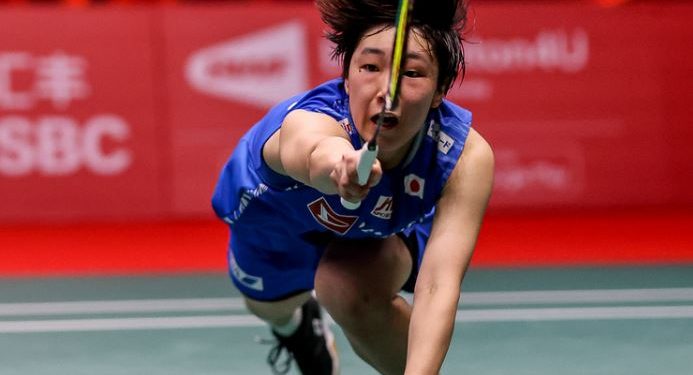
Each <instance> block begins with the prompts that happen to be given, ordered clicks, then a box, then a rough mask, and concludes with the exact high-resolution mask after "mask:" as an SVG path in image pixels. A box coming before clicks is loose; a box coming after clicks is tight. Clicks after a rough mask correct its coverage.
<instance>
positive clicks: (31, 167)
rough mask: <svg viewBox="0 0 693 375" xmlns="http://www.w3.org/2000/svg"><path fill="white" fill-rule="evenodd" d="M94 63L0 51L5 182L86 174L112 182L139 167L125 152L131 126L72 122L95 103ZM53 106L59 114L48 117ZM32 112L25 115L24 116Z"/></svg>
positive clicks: (105, 120)
mask: <svg viewBox="0 0 693 375" xmlns="http://www.w3.org/2000/svg"><path fill="white" fill-rule="evenodd" d="M88 68H89V61H88V60H87V59H86V58H85V57H84V56H81V55H75V54H69V53H66V52H63V51H60V50H56V51H53V52H51V53H47V54H34V53H30V52H26V51H6V52H3V51H0V110H3V111H4V110H7V111H12V112H16V113H18V114H15V115H5V116H0V176H2V175H4V176H15V177H21V176H27V175H30V174H32V173H37V174H38V175H41V176H70V175H73V174H75V173H78V172H80V171H82V170H86V171H88V172H91V173H93V174H96V175H102V176H109V175H117V174H120V173H123V172H124V171H125V170H127V169H128V168H129V167H130V165H131V164H132V161H133V153H132V151H131V150H129V149H128V148H126V147H125V146H124V143H125V142H126V141H127V140H128V139H129V138H130V126H129V125H128V123H127V122H126V121H125V120H124V119H123V118H121V117H120V116H117V115H114V114H109V113H106V114H95V115H93V116H92V117H90V118H87V119H86V120H85V121H83V122H82V121H80V120H77V119H76V118H74V117H71V116H69V115H68V114H69V113H70V112H69V110H70V109H71V106H72V105H73V104H81V103H84V102H85V101H86V100H88V99H89V97H90V95H91V94H92V93H93V92H94V87H93V86H92V85H91V83H90V82H89V74H88ZM46 105H50V107H52V109H53V110H54V111H57V112H58V113H59V114H51V113H45V112H44V111H45V109H43V108H46ZM26 111H31V112H32V114H26V113H24V114H23V115H21V114H19V113H21V112H26Z"/></svg>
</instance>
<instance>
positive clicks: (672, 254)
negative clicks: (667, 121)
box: [0, 213, 693, 276]
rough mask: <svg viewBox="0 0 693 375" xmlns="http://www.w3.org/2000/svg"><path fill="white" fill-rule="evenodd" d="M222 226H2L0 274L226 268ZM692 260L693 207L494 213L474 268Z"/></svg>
mask: <svg viewBox="0 0 693 375" xmlns="http://www.w3.org/2000/svg"><path fill="white" fill-rule="evenodd" d="M227 236H228V234H227V231H226V228H225V225H224V224H222V223H220V222H217V221H211V220H202V221H177V222H156V223H130V224H81V225H56V226H45V225H33V226H3V227H0V254H1V256H2V261H0V275H2V276H37V275H45V276H48V275H77V274H79V275H89V274H97V275H103V274H145V273H178V272H223V271H225V270H226V242H227ZM663 263H693V213H641V214H633V213H630V214H618V213H616V214H573V215H567V214H566V215H549V214H533V215H494V214H491V215H489V216H488V217H487V219H486V221H485V224H484V227H483V230H482V233H481V236H480V238H479V242H478V245H477V250H476V254H475V256H474V265H475V266H514V267H517V266H566V265H601V264H604V265H618V264H623V265H626V264H663Z"/></svg>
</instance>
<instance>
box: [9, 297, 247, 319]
mask: <svg viewBox="0 0 693 375" xmlns="http://www.w3.org/2000/svg"><path fill="white" fill-rule="evenodd" d="M242 309H245V305H244V303H243V300H242V299H241V298H187V299H151V300H144V299H143V300H119V301H74V302H35V303H0V316H9V315H58V314H108V313H145V312H173V311H175V312H186V311H187V312H203V311H220V310H242Z"/></svg>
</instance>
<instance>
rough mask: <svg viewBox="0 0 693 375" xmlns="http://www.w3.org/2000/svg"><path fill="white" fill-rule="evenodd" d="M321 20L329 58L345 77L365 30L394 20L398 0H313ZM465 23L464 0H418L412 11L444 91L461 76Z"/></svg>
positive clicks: (412, 20)
mask: <svg viewBox="0 0 693 375" xmlns="http://www.w3.org/2000/svg"><path fill="white" fill-rule="evenodd" d="M315 2H316V5H317V7H318V9H319V11H320V15H321V17H322V20H323V22H325V24H326V25H327V26H328V27H329V28H330V30H328V31H327V32H326V37H327V39H329V40H330V41H331V42H333V43H334V44H335V46H334V49H333V51H332V57H333V58H334V59H338V60H339V61H340V63H341V65H342V76H344V77H347V76H348V72H349V63H350V61H351V56H352V55H353V54H354V51H355V50H356V46H357V45H358V43H359V41H361V39H362V38H363V37H364V34H365V33H366V31H368V30H370V29H371V28H374V27H377V26H382V27H383V28H386V27H387V26H388V25H393V26H394V23H395V17H396V15H397V5H398V1H397V0H381V1H377V0H316V1H315ZM466 22H467V5H466V3H465V1H464V0H419V1H417V2H415V3H414V9H413V11H412V14H411V27H412V31H413V32H415V33H417V34H420V35H421V36H423V37H424V39H426V40H427V41H428V43H430V48H431V52H432V53H433V55H434V56H435V58H436V60H437V61H438V89H439V90H441V91H442V92H443V93H447V91H448V90H449V89H450V87H451V86H452V84H453V82H455V80H456V79H457V76H458V74H460V73H461V74H462V77H464V72H465V62H464V49H463V46H462V41H463V38H462V32H463V31H464V28H465V26H466Z"/></svg>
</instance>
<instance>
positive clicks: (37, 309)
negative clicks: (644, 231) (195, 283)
mask: <svg viewBox="0 0 693 375" xmlns="http://www.w3.org/2000/svg"><path fill="white" fill-rule="evenodd" d="M408 297H409V299H411V296H408ZM461 298H462V301H463V302H462V306H470V305H522V304H557V303H625V302H686V301H693V288H661V289H603V290H555V291H545V290H544V291H513V292H464V293H462V295H461ZM244 309H245V305H244V303H243V300H242V299H241V298H238V297H236V298H188V299H153V300H144V299H142V300H120V301H74V302H36V303H0V316H12V315H15V316H18V315H59V314H108V313H144V312H204V311H229V310H230V311H237V310H244Z"/></svg>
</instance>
